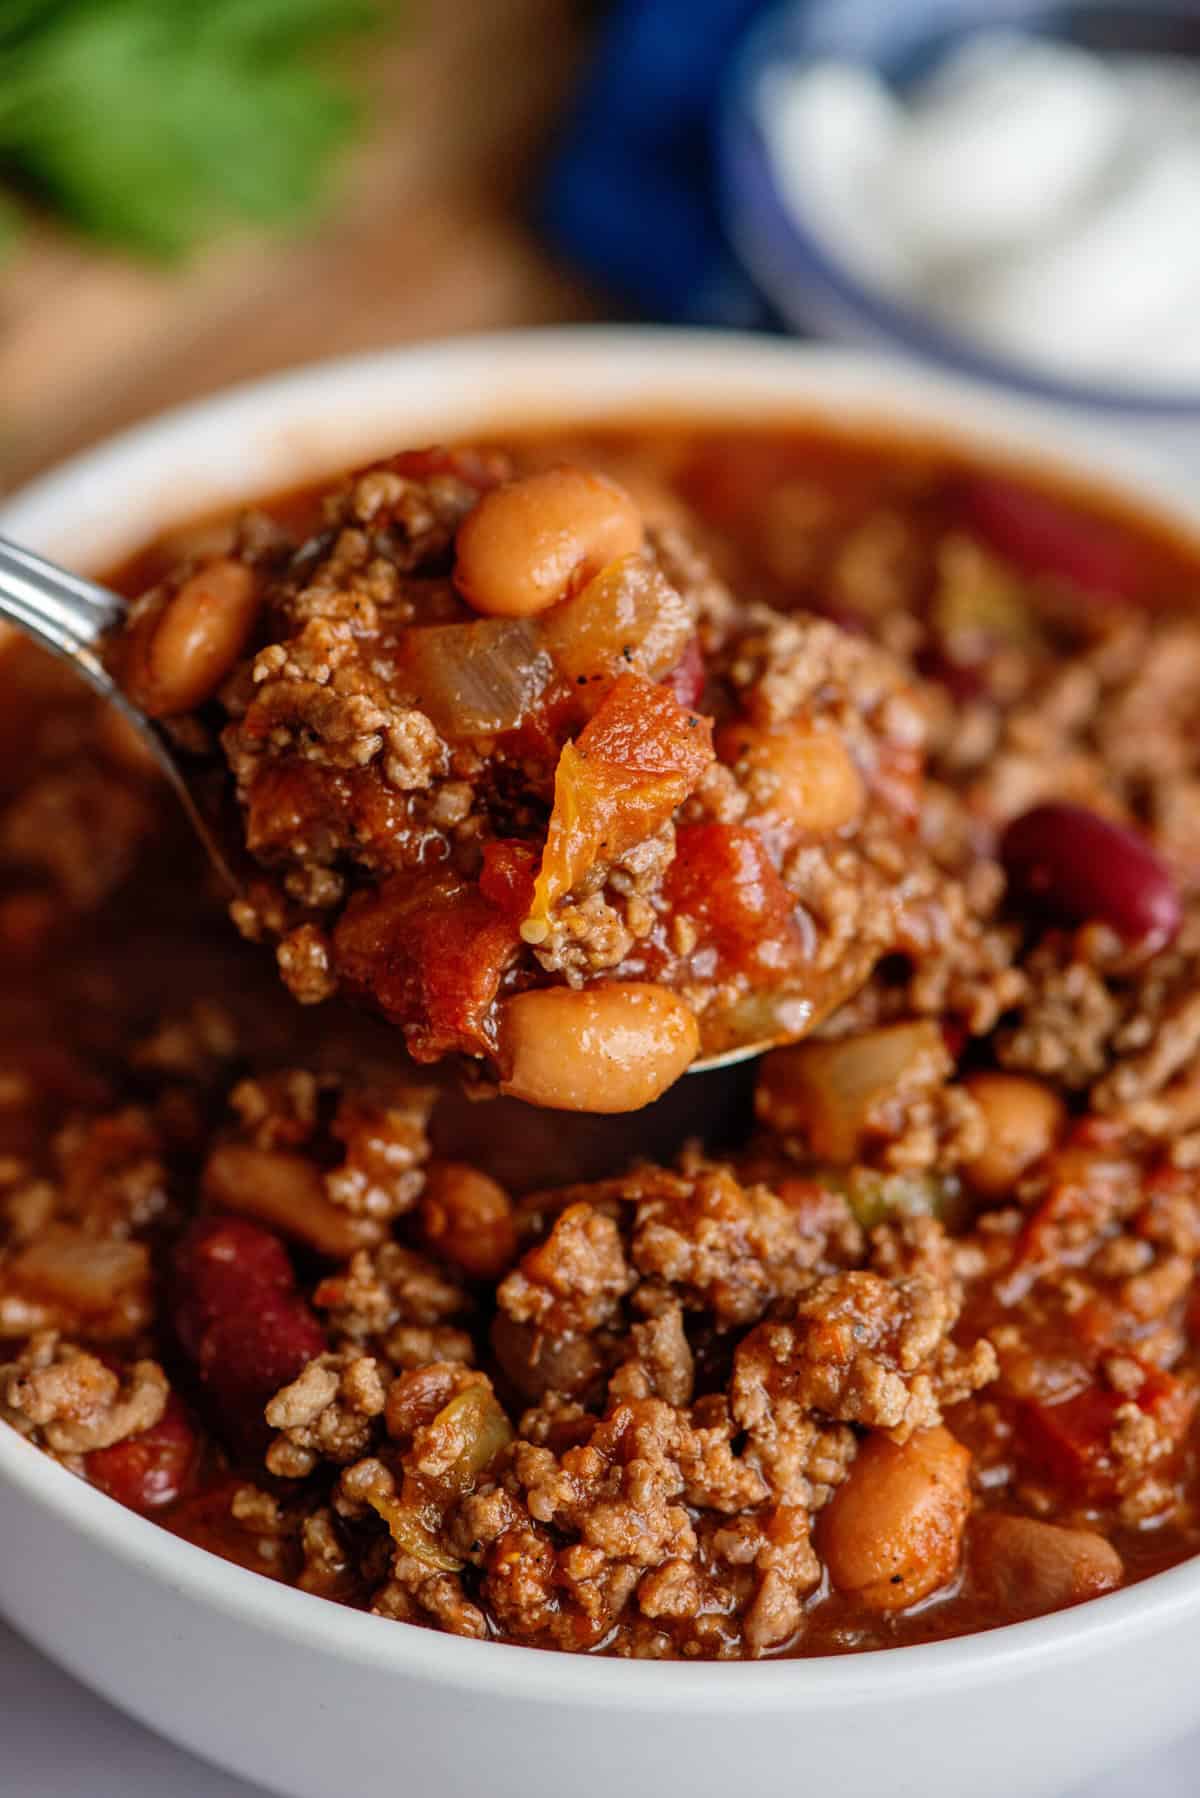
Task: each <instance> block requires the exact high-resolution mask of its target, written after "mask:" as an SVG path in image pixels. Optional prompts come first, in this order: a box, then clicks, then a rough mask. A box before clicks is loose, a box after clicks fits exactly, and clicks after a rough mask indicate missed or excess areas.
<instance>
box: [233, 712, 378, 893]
mask: <svg viewBox="0 0 1200 1798" xmlns="http://www.w3.org/2000/svg"><path fill="white" fill-rule="evenodd" d="M242 728H243V730H245V731H246V732H247V734H250V735H253V734H255V733H256V732H258V733H260V734H262V735H263V736H266V735H267V734H268V733H269V732H270V731H271V730H272V729H274V722H273V720H272V717H271V714H270V712H269V711H256V710H255V708H254V707H253V706H252V707H251V709H250V710H249V712H247V714H246V717H245V719H244V720H243V722H242ZM347 819H351V820H352V821H353V831H354V841H355V846H356V847H357V849H358V850H359V851H360V852H362V853H365V852H366V851H367V850H370V849H374V850H375V851H376V853H377V854H378V855H380V856H381V857H383V858H387V857H389V856H395V855H396V854H397V853H398V852H400V851H402V850H403V849H404V847H405V846H406V845H407V843H408V841H409V837H408V834H407V827H408V802H407V799H406V797H405V795H404V794H403V793H399V792H397V791H396V790H395V789H394V788H393V787H389V786H388V785H387V784H386V783H385V782H383V781H381V780H380V779H379V778H378V777H377V775H376V773H375V771H374V769H373V768H369V767H368V768H351V769H342V768H324V767H320V766H318V765H317V764H316V763H315V762H288V763H285V764H283V765H282V766H280V765H270V764H268V765H267V766H265V767H264V768H263V769H262V771H261V772H260V773H259V774H257V775H255V777H254V779H253V781H252V782H251V784H250V789H249V792H248V794H247V800H246V847H247V848H248V849H249V851H250V853H251V854H252V855H254V856H257V857H259V858H260V859H261V860H262V861H264V862H269V861H270V860H271V859H272V858H273V857H275V856H277V855H281V854H286V852H287V851H288V849H289V846H290V845H291V844H292V843H294V842H295V841H296V840H297V839H298V838H303V839H304V841H305V842H309V843H320V842H321V841H322V839H326V840H328V841H331V842H334V843H337V842H338V841H340V840H341V838H342V835H343V833H344V831H345V829H346V822H347Z"/></svg>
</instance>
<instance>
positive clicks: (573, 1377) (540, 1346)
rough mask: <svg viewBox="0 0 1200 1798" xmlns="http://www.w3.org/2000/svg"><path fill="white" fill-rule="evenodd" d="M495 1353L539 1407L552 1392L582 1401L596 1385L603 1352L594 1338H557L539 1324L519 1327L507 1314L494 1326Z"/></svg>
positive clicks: (507, 1373)
mask: <svg viewBox="0 0 1200 1798" xmlns="http://www.w3.org/2000/svg"><path fill="white" fill-rule="evenodd" d="M491 1341H492V1353H493V1354H494V1355H495V1357H496V1360H497V1362H498V1363H499V1365H500V1367H501V1370H502V1371H503V1373H504V1375H505V1378H506V1379H507V1380H509V1381H510V1382H511V1384H512V1385H513V1386H515V1387H516V1389H517V1391H518V1392H519V1393H520V1395H521V1397H522V1398H523V1399H525V1400H526V1401H527V1402H528V1403H530V1404H537V1403H539V1401H540V1400H541V1399H543V1398H544V1397H545V1396H546V1394H547V1393H548V1392H562V1393H566V1394H567V1395H569V1396H570V1397H578V1396H579V1395H580V1394H582V1393H584V1392H586V1391H587V1390H588V1388H589V1387H590V1386H592V1385H594V1384H595V1382H596V1380H597V1378H598V1376H599V1374H600V1371H601V1368H602V1365H603V1363H602V1361H601V1358H600V1351H599V1349H598V1348H597V1347H596V1344H595V1343H594V1342H593V1341H592V1338H591V1337H590V1336H584V1335H580V1334H578V1333H577V1332H575V1331H568V1332H567V1334H566V1335H561V1336H556V1335H553V1334H552V1333H551V1332H550V1331H548V1330H543V1329H541V1328H539V1327H538V1325H536V1324H519V1323H517V1322H515V1320H514V1319H513V1318H511V1317H508V1316H507V1315H506V1314H505V1313H504V1312H503V1311H497V1313H496V1316H495V1318H494V1319H493V1322H492V1331H491Z"/></svg>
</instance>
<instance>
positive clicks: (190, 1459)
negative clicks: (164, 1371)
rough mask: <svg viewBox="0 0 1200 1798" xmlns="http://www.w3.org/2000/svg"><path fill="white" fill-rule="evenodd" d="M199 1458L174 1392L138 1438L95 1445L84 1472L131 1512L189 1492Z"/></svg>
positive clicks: (196, 1442) (191, 1429)
mask: <svg viewBox="0 0 1200 1798" xmlns="http://www.w3.org/2000/svg"><path fill="white" fill-rule="evenodd" d="M199 1457H200V1442H199V1438H198V1437H197V1435H196V1431H195V1429H194V1427H193V1425H192V1421H191V1419H190V1418H189V1416H188V1414H187V1411H186V1410H185V1409H184V1406H183V1403H182V1401H181V1399H180V1398H179V1397H178V1396H177V1394H175V1393H174V1392H173V1393H171V1395H170V1397H169V1398H168V1399H167V1407H166V1410H165V1411H164V1412H163V1414H162V1416H161V1417H160V1418H159V1420H158V1422H157V1423H156V1424H154V1425H153V1426H152V1427H151V1428H150V1429H148V1430H142V1431H141V1432H140V1434H139V1435H137V1436H130V1437H128V1438H127V1439H126V1440H125V1441H124V1442H115V1443H114V1444H113V1445H112V1447H111V1448H96V1449H93V1450H92V1452H91V1454H90V1455H87V1456H85V1458H84V1472H85V1473H86V1475H87V1478H88V1479H89V1480H90V1481H91V1483H92V1485H93V1486H99V1487H100V1489H101V1491H102V1492H107V1493H108V1495H109V1497H110V1498H115V1499H116V1500H117V1502H118V1503H119V1504H123V1505H128V1506H129V1508H130V1510H131V1511H156V1510H158V1509H159V1508H160V1507H161V1506H162V1505H169V1504H173V1503H174V1502H175V1500H176V1499H177V1498H181V1497H183V1496H184V1494H185V1493H186V1492H187V1491H188V1489H189V1487H190V1486H191V1483H192V1480H193V1478H194V1477H195V1473H196V1468H197V1463H198V1461H199Z"/></svg>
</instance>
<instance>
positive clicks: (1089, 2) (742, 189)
mask: <svg viewBox="0 0 1200 1798" xmlns="http://www.w3.org/2000/svg"><path fill="white" fill-rule="evenodd" d="M621 318H638V319H653V320H659V321H664V322H684V323H691V324H700V325H737V326H744V327H750V328H757V329H764V330H772V331H781V330H792V331H797V332H801V333H810V334H817V335H827V336H836V337H840V338H842V339H845V340H849V341H855V342H871V343H875V344H883V345H884V346H886V347H887V348H889V349H890V350H891V351H893V352H894V353H896V354H899V355H904V356H909V357H914V358H916V359H918V360H922V361H925V362H932V363H936V364H939V365H945V366H950V367H953V368H955V369H957V370H959V371H964V372H967V373H969V374H971V375H974V376H976V377H977V378H979V379H982V380H985V381H990V382H993V383H996V384H999V385H1003V386H1010V387H1016V388H1019V389H1024V390H1027V391H1033V392H1035V393H1039V394H1041V395H1042V396H1044V397H1050V398H1053V399H1055V400H1057V401H1059V402H1060V403H1063V404H1068V405H1072V406H1075V407H1077V408H1082V409H1084V410H1085V411H1087V412H1089V413H1102V414H1106V415H1116V416H1117V417H1118V418H1119V419H1121V420H1123V421H1125V422H1126V424H1127V425H1128V426H1129V428H1131V429H1133V428H1142V429H1159V430H1163V429H1166V430H1169V431H1170V432H1171V434H1172V442H1173V443H1174V444H1178V445H1180V446H1183V447H1185V448H1188V449H1190V448H1193V447H1194V450H1195V454H1196V458H1197V465H1198V466H1200V0H1127V3H1126V4H1124V5H1120V4H1115V3H1108V0H1075V3H1064V4H1059V5H1046V4H1038V3H1035V0H792V4H790V5H783V6H780V5H777V4H772V3H770V0H610V3H609V4H604V3H603V0H205V3H203V4H200V3H198V0H0V394H2V395H3V400H2V402H0V487H11V486H12V485H14V484H16V483H18V482H20V481H21V480H23V479H25V478H26V477H27V476H29V475H30V474H32V473H34V472H36V471H37V470H38V469H40V468H42V467H45V466H46V465H48V464H49V463H51V462H53V461H55V460H57V459H59V458H60V457H61V456H63V455H64V454H66V453H68V452H70V451H71V450H73V449H76V448H78V447H79V446H80V445H82V444H84V443H87V442H89V441H93V440H95V439H96V438H98V437H100V436H103V435H104V434H106V433H107V432H109V431H110V430H112V429H114V428H117V427H119V426H121V425H124V424H127V423H129V422H131V421H132V420H134V419H136V418H139V417H141V416H144V415H145V414H147V413H149V412H152V411H155V410H157V409H159V408H160V407H162V406H164V405H168V404H172V403H175V402H177V401H180V400H184V399H187V398H190V397H192V396H194V395H197V394H199V393H202V392H205V391H208V390H210V389H212V388H214V387H218V386H221V385H223V384H225V383H227V382H229V381H232V380H237V379H242V378H245V377H248V376H253V375H257V374H260V373H263V372H266V371H268V370H271V369H275V368H279V367H283V366H286V365H289V364H294V363H297V362H301V361H304V360H307V359H311V358H314V357H318V356H325V355H333V354H338V353H342V352H346V351H352V350H358V349H364V348H369V347H372V346H376V345H383V344H390V343H396V342H399V341H402V340H405V339H413V338H421V337H427V336H434V335H442V334H446V333H452V332H459V331H467V330H476V329H481V328H493V327H504V326H513V325H527V324H541V323H552V322H566V321H576V320H588V319H621Z"/></svg>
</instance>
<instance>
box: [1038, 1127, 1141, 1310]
mask: <svg viewBox="0 0 1200 1798" xmlns="http://www.w3.org/2000/svg"><path fill="white" fill-rule="evenodd" d="M1141 1179H1142V1170H1141V1168H1140V1167H1139V1166H1138V1164H1137V1162H1136V1161H1134V1160H1133V1159H1132V1158H1131V1157H1129V1156H1126V1155H1122V1154H1121V1153H1120V1151H1119V1148H1118V1147H1117V1146H1116V1145H1115V1144H1114V1145H1113V1146H1112V1147H1109V1146H1108V1145H1107V1144H1106V1143H1104V1142H1103V1141H1091V1140H1087V1139H1085V1137H1084V1136H1083V1134H1082V1133H1081V1132H1079V1131H1076V1132H1075V1133H1074V1134H1073V1136H1072V1138H1071V1139H1070V1140H1069V1141H1068V1142H1067V1143H1065V1144H1064V1145H1063V1146H1062V1147H1061V1148H1059V1149H1057V1150H1055V1152H1054V1154H1053V1155H1052V1156H1051V1157H1050V1158H1049V1160H1048V1163H1047V1167H1046V1180H1047V1191H1046V1197H1045V1198H1044V1199H1043V1200H1042V1201H1041V1203H1040V1204H1039V1205H1038V1206H1037V1208H1036V1209H1035V1210H1034V1211H1033V1212H1032V1213H1031V1215H1030V1217H1029V1219H1028V1221H1027V1222H1026V1224H1025V1226H1024V1228H1023V1229H1022V1231H1021V1233H1020V1235H1019V1236H1018V1238H1017V1240H1016V1244H1015V1246H1014V1250H1013V1260H1012V1272H1011V1274H1010V1276H1009V1277H1008V1281H1007V1287H1008V1300H1009V1302H1011V1301H1012V1300H1013V1299H1014V1298H1016V1297H1019V1296H1020V1293H1021V1291H1023V1290H1027V1288H1028V1286H1029V1285H1030V1283H1031V1282H1032V1281H1033V1280H1034V1279H1035V1278H1036V1277H1037V1272H1038V1269H1039V1268H1042V1267H1046V1266H1049V1265H1052V1264H1056V1263H1059V1262H1064V1261H1065V1262H1067V1263H1072V1262H1080V1261H1082V1260H1084V1259H1086V1257H1087V1254H1088V1253H1089V1252H1090V1250H1091V1248H1092V1246H1093V1245H1094V1243H1095V1239H1096V1235H1097V1233H1098V1232H1099V1231H1100V1230H1102V1229H1103V1228H1104V1226H1105V1225H1106V1224H1107V1223H1108V1222H1109V1220H1110V1219H1111V1218H1112V1217H1113V1215H1114V1214H1115V1213H1116V1212H1117V1211H1118V1210H1119V1209H1120V1207H1121V1206H1122V1204H1123V1203H1124V1201H1125V1199H1126V1197H1127V1195H1128V1193H1129V1192H1130V1190H1131V1189H1136V1187H1137V1186H1138V1184H1139V1183H1140V1181H1141Z"/></svg>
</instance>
